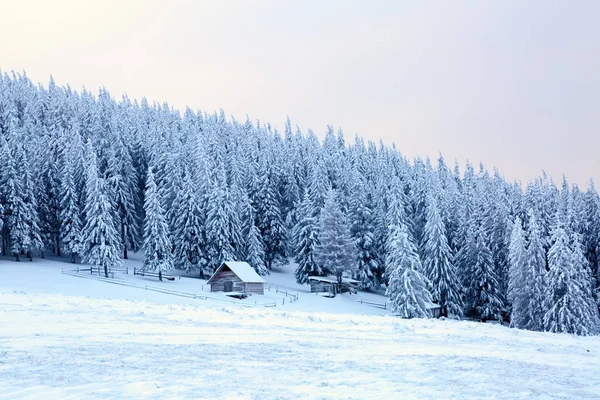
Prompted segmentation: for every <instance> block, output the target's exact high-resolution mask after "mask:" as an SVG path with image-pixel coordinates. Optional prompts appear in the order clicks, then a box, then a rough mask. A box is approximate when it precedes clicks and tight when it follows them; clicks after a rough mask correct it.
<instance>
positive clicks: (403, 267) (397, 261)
mask: <svg viewBox="0 0 600 400" xmlns="http://www.w3.org/2000/svg"><path fill="white" fill-rule="evenodd" d="M391 232H392V233H391V234H390V242H389V243H388V256H387V259H386V264H387V265H388V269H389V270H391V271H392V272H391V274H390V277H389V283H388V287H387V291H386V294H387V296H389V303H390V307H391V310H392V312H394V313H398V314H399V315H400V316H401V317H403V318H429V317H431V314H430V312H429V307H430V304H431V294H430V293H429V290H428V288H427V287H428V286H429V282H428V280H427V278H426V277H425V275H423V273H422V272H421V271H422V266H421V261H420V259H419V254H418V252H417V248H416V246H415V245H414V243H413V242H412V241H411V240H410V239H409V233H408V229H407V228H406V225H404V224H401V225H400V226H397V225H396V226H394V227H392V228H391Z"/></svg>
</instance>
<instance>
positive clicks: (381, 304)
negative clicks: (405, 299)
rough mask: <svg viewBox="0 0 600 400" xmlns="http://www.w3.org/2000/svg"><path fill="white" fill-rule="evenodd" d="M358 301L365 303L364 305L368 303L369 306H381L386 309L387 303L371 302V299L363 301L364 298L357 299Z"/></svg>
mask: <svg viewBox="0 0 600 400" xmlns="http://www.w3.org/2000/svg"><path fill="white" fill-rule="evenodd" d="M358 302H359V303H360V304H366V305H369V306H373V307H377V308H381V309H383V310H387V303H375V302H372V301H365V300H362V299H361V300H358Z"/></svg>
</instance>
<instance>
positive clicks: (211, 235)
mask: <svg viewBox="0 0 600 400" xmlns="http://www.w3.org/2000/svg"><path fill="white" fill-rule="evenodd" d="M232 212H233V211H232V209H231V207H230V203H229V202H228V194H227V186H226V182H225V178H224V176H223V174H222V173H221V172H219V173H218V174H217V179H216V180H215V182H213V185H212V188H211V192H210V196H209V198H208V204H207V215H206V229H207V256H208V259H209V267H210V269H211V271H210V272H211V273H212V272H214V271H215V270H216V269H217V268H218V267H219V265H221V263H223V262H224V261H233V260H236V257H235V252H234V248H233V246H232V242H233V241H232V238H231V232H230V229H229V226H230V218H232Z"/></svg>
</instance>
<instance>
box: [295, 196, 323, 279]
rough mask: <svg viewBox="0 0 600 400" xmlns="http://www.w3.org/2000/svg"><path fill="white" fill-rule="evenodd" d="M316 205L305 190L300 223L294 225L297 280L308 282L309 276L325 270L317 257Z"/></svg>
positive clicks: (299, 215) (299, 212) (317, 228)
mask: <svg viewBox="0 0 600 400" xmlns="http://www.w3.org/2000/svg"><path fill="white" fill-rule="evenodd" d="M314 209H315V205H314V204H313V202H312V200H311V196H310V195H309V193H308V191H305V192H304V197H303V198H302V203H300V208H299V210H298V223H297V224H296V226H294V231H293V242H294V246H295V248H294V249H295V254H296V256H295V261H296V262H297V263H298V267H297V268H296V271H295V276H296V282H298V283H299V284H305V283H308V277H309V276H319V275H323V273H324V271H323V268H322V267H321V265H320V264H319V263H318V262H317V259H316V247H317V246H318V244H319V240H318V236H317V235H318V230H319V225H318V219H317V218H316V217H315V216H314V215H315V210H314Z"/></svg>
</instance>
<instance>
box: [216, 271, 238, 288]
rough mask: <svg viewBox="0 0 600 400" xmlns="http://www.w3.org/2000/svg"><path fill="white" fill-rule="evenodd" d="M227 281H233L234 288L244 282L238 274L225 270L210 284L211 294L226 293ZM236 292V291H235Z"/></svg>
mask: <svg viewBox="0 0 600 400" xmlns="http://www.w3.org/2000/svg"><path fill="white" fill-rule="evenodd" d="M225 281H233V286H234V288H235V287H237V286H238V285H239V284H241V283H242V280H241V279H240V278H238V276H237V275H236V274H234V273H233V271H231V270H225V269H223V271H221V272H219V273H218V274H217V276H215V277H214V278H213V280H212V282H211V283H210V291H211V292H224V291H225ZM234 290H235V289H234Z"/></svg>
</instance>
